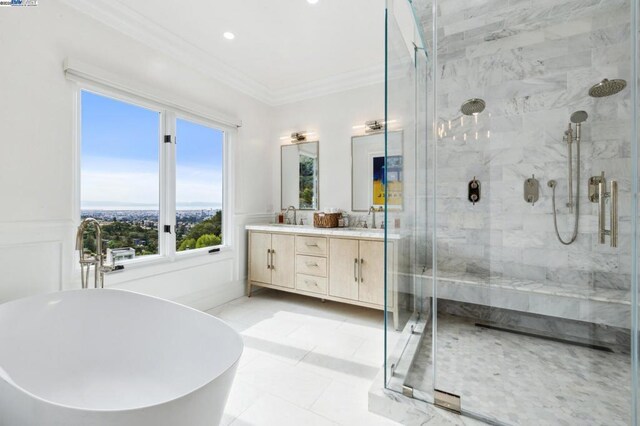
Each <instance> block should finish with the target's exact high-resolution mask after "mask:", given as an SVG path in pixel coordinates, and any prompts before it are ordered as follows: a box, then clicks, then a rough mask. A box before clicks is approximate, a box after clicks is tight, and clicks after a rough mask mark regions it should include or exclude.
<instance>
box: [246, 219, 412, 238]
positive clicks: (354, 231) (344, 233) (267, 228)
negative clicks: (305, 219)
mask: <svg viewBox="0 0 640 426" xmlns="http://www.w3.org/2000/svg"><path fill="white" fill-rule="evenodd" d="M245 229H246V230H248V231H264V232H285V233H290V234H305V235H323V236H327V237H332V236H333V237H354V238H375V239H380V240H384V229H371V228H314V227H313V226H308V225H283V224H278V223H274V224H263V225H247V226H246V227H245ZM387 237H388V238H389V239H390V240H399V239H400V238H402V235H400V233H399V232H398V230H396V229H390V230H389V232H388V234H387Z"/></svg>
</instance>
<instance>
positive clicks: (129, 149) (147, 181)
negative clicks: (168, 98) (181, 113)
mask: <svg viewBox="0 0 640 426" xmlns="http://www.w3.org/2000/svg"><path fill="white" fill-rule="evenodd" d="M159 131H160V114H159V113H158V112H156V111H152V110H148V109H145V108H142V107H139V106H135V105H130V104H127V103H124V102H120V101H117V100H114V99H110V98H107V97H103V96H99V95H96V94H93V93H91V92H86V91H83V92H82V135H81V136H82V177H81V188H82V203H81V204H82V208H91V209H97V208H101V209H109V208H119V209H124V208H132V209H143V208H144V209H153V208H157V206H158V200H159V195H158V181H159V172H158V167H159V155H158V136H159V135H158V133H159ZM176 133H177V141H178V143H177V145H176V151H177V152H176V157H177V158H176V162H177V163H176V203H177V208H178V209H190V208H218V207H220V205H221V204H222V164H223V159H222V141H223V132H221V131H219V130H216V129H212V128H208V127H205V126H202V125H199V124H196V123H193V122H189V121H186V120H182V119H178V122H177V128H176Z"/></svg>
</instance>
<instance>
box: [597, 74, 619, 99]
mask: <svg viewBox="0 0 640 426" xmlns="http://www.w3.org/2000/svg"><path fill="white" fill-rule="evenodd" d="M625 87H627V82H626V81H625V80H622V79H615V80H607V79H606V78H605V79H604V80H602V81H601V82H600V83H598V84H596V85H595V86H593V87H591V89H589V96H591V97H594V98H603V97H605V96H611V95H615V94H616V93H618V92H620V91H621V90H622V89H624V88H625Z"/></svg>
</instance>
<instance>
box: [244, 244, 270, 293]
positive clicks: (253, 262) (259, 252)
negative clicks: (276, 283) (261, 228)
mask: <svg viewBox="0 0 640 426" xmlns="http://www.w3.org/2000/svg"><path fill="white" fill-rule="evenodd" d="M249 240H250V241H249V259H250V261H249V275H250V276H251V279H252V280H253V281H258V282H261V283H265V284H271V263H270V262H271V260H270V258H271V255H270V254H269V252H270V251H271V234H265V233H262V232H252V233H251V235H250V237H249Z"/></svg>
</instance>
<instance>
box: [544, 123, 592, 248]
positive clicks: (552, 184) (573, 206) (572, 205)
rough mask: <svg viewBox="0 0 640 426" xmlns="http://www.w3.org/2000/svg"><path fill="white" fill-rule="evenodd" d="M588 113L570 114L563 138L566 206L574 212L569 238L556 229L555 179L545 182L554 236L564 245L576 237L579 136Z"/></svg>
mask: <svg viewBox="0 0 640 426" xmlns="http://www.w3.org/2000/svg"><path fill="white" fill-rule="evenodd" d="M588 117H589V115H588V114H587V112H586V111H576V112H574V113H573V114H571V122H570V123H569V127H568V129H567V131H566V132H565V137H564V140H565V141H566V142H567V154H568V158H567V172H568V179H567V186H568V191H569V202H568V203H567V207H569V212H570V213H574V214H575V220H574V222H573V233H572V234H571V238H569V240H566V241H565V240H563V239H562V237H561V236H560V231H558V218H557V211H556V186H557V182H556V181H555V180H550V181H549V182H547V185H548V186H549V187H550V188H551V189H552V191H553V193H552V197H551V205H552V208H553V227H554V229H555V231H556V236H557V237H558V241H560V242H561V243H562V244H564V245H567V246H568V245H569V244H572V243H573V242H574V241H575V240H576V238H577V237H578V222H579V219H580V138H581V133H582V129H581V127H582V123H583V122H585V121H586V120H587V118H588ZM573 124H575V125H576V131H575V143H576V181H577V185H576V198H575V203H574V201H573V159H572V148H571V145H572V143H573V141H574V133H573Z"/></svg>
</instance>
